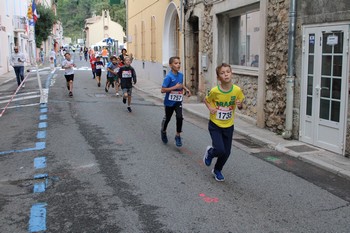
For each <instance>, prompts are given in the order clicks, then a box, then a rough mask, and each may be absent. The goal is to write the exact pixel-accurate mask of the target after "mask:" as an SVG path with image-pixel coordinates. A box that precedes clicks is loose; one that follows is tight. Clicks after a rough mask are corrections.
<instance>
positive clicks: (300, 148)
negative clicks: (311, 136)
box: [286, 145, 317, 153]
mask: <svg viewBox="0 0 350 233" xmlns="http://www.w3.org/2000/svg"><path fill="white" fill-rule="evenodd" d="M286 148H288V149H290V150H292V151H295V152H299V153H302V152H310V151H317V149H315V148H312V147H309V146H306V145H299V146H286Z"/></svg>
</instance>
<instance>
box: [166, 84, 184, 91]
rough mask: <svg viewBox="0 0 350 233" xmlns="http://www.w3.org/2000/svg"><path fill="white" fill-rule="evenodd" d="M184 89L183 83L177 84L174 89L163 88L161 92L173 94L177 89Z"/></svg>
mask: <svg viewBox="0 0 350 233" xmlns="http://www.w3.org/2000/svg"><path fill="white" fill-rule="evenodd" d="M181 88H183V85H182V84H181V83H177V84H176V85H175V86H173V87H162V89H161V90H160V92H161V93H167V92H171V91H173V90H176V89H181Z"/></svg>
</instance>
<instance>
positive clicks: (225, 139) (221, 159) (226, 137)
mask: <svg viewBox="0 0 350 233" xmlns="http://www.w3.org/2000/svg"><path fill="white" fill-rule="evenodd" d="M233 129H234V128H233V126H232V127H229V128H224V129H221V132H222V133H221V134H222V143H223V146H224V148H223V149H224V151H222V152H221V155H220V156H218V159H217V161H216V164H215V166H214V169H215V170H219V171H221V170H222V168H223V167H224V165H225V163H226V162H227V159H228V158H229V156H230V154H231V147H232V136H233Z"/></svg>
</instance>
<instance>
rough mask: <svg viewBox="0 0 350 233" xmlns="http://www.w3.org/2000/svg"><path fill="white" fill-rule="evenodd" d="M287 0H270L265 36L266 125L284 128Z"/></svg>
mask: <svg viewBox="0 0 350 233" xmlns="http://www.w3.org/2000/svg"><path fill="white" fill-rule="evenodd" d="M288 10H289V0H270V1H269V4H268V10H267V36H266V103H265V108H264V111H265V116H266V118H265V124H266V127H267V128H269V129H270V130H271V131H273V132H276V133H281V132H282V131H283V130H284V122H285V108H286V87H285V82H286V76H287V63H288V31H289V29H288V27H289V12H288Z"/></svg>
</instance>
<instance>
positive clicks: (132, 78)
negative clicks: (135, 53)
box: [118, 57, 136, 112]
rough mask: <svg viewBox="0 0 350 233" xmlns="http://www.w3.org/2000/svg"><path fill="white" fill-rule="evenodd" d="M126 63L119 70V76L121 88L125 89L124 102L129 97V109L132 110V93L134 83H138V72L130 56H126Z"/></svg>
mask: <svg viewBox="0 0 350 233" xmlns="http://www.w3.org/2000/svg"><path fill="white" fill-rule="evenodd" d="M124 63H125V65H124V66H122V67H120V69H119V71H118V78H119V80H120V84H121V88H122V91H123V103H124V104H126V99H128V108H127V109H128V111H129V112H131V107H130V104H131V94H132V83H134V84H136V72H135V69H134V68H133V67H132V66H131V65H130V64H131V59H130V58H129V57H125V58H124Z"/></svg>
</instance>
